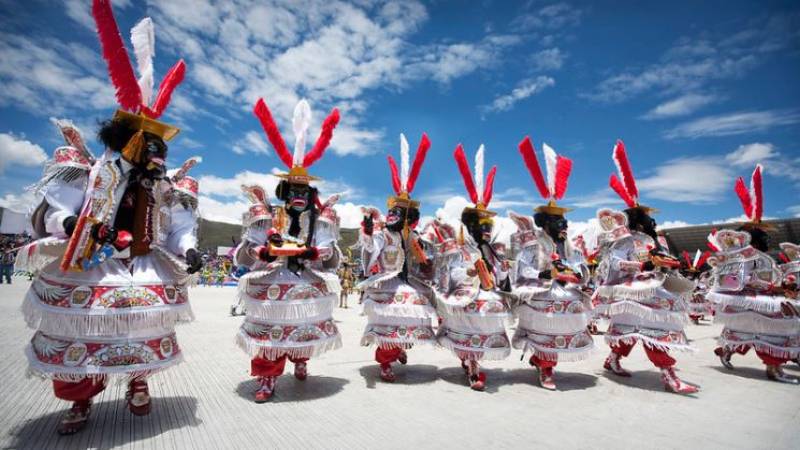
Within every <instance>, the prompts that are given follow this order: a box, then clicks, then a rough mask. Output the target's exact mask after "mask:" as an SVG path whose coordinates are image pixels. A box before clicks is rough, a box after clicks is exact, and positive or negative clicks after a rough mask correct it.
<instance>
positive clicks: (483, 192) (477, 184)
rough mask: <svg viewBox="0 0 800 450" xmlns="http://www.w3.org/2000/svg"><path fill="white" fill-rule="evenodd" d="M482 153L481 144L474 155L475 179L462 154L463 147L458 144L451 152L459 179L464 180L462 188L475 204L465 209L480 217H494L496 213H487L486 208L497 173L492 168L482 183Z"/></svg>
mask: <svg viewBox="0 0 800 450" xmlns="http://www.w3.org/2000/svg"><path fill="white" fill-rule="evenodd" d="M483 152H484V147H483V144H481V146H480V147H478V151H477V153H475V178H473V177H472V173H470V170H469V163H468V162H467V156H466V155H465V154H464V147H463V146H462V145H461V144H458V146H457V147H456V150H455V152H453V158H455V160H456V165H458V171H459V172H460V173H461V178H462V179H463V180H464V187H465V188H466V189H467V193H468V194H469V199H470V201H471V202H472V203H473V204H475V207H474V208H467V209H472V210H476V211H478V213H479V214H481V215H488V216H494V215H495V214H496V213H495V212H493V211H489V210H488V209H487V208H488V207H489V203H490V202H491V201H492V193H493V189H494V177H495V174H496V173H497V166H492V168H491V169H490V170H489V174H488V175H486V182H485V183H484V180H483V167H484V166H483Z"/></svg>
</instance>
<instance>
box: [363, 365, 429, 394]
mask: <svg viewBox="0 0 800 450" xmlns="http://www.w3.org/2000/svg"><path fill="white" fill-rule="evenodd" d="M392 370H393V371H394V376H395V378H396V379H395V381H394V383H392V384H406V385H415V384H425V383H433V382H434V381H436V378H437V367H436V366H432V365H430V364H408V365H402V364H392ZM358 372H359V373H360V374H361V376H362V377H364V382H366V385H367V389H375V387H376V385H377V384H379V383H381V384H388V383H386V382H384V381H382V380H381V377H380V366H379V365H378V364H377V363H375V364H370V365H368V366H361V367H360V368H359V369H358Z"/></svg>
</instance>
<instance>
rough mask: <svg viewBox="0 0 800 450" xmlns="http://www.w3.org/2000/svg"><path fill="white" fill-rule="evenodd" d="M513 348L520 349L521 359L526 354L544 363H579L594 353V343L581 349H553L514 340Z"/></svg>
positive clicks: (522, 340)
mask: <svg viewBox="0 0 800 450" xmlns="http://www.w3.org/2000/svg"><path fill="white" fill-rule="evenodd" d="M514 348H516V349H522V355H523V358H524V357H525V355H527V354H528V353H531V354H533V356H536V357H537V358H539V359H543V360H545V361H558V362H579V361H584V360H586V359H588V358H589V357H590V356H592V354H593V353H594V351H595V346H594V343H592V345H589V346H586V347H583V348H564V349H554V348H551V347H541V346H539V345H536V344H535V343H533V342H531V341H529V340H527V339H515V340H514Z"/></svg>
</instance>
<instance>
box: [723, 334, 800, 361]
mask: <svg viewBox="0 0 800 450" xmlns="http://www.w3.org/2000/svg"><path fill="white" fill-rule="evenodd" d="M717 343H718V344H719V345H720V346H721V347H723V348H725V349H726V350H731V351H737V350H743V349H746V348H748V347H753V348H754V349H755V350H756V351H759V352H762V353H766V354H768V355H769V356H772V357H774V358H783V359H796V358H800V347H779V346H777V345H773V344H770V343H769V342H763V341H756V340H750V341H728V340H726V339H723V338H722V337H720V338H718V339H717Z"/></svg>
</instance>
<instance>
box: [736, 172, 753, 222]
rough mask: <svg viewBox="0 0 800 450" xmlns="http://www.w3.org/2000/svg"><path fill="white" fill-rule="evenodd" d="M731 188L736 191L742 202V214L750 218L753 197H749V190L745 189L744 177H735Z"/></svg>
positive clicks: (751, 215) (751, 216)
mask: <svg viewBox="0 0 800 450" xmlns="http://www.w3.org/2000/svg"><path fill="white" fill-rule="evenodd" d="M733 190H734V191H736V195H738V196H739V201H740V202H741V203H742V209H743V210H744V215H746V216H747V217H748V218H751V219H752V218H753V199H752V198H750V191H748V190H747V186H745V184H744V178H742V177H739V178H737V179H736V184H735V185H734V188H733Z"/></svg>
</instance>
